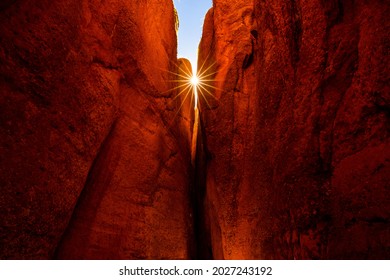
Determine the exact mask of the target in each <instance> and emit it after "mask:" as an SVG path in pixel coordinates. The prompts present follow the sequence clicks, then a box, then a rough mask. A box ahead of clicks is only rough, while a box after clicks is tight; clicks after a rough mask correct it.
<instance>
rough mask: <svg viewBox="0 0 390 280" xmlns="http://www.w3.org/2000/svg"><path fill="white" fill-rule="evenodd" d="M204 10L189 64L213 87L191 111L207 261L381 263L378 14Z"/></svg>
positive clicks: (388, 176) (276, 8) (383, 10)
mask: <svg viewBox="0 0 390 280" xmlns="http://www.w3.org/2000/svg"><path fill="white" fill-rule="evenodd" d="M213 4H214V5H213V8H212V9H211V10H210V11H209V12H208V14H207V16H206V20H205V25H204V31H203V38H202V41H201V43H200V49H199V52H200V53H199V61H198V65H199V66H200V67H201V68H202V70H201V71H200V72H202V71H204V70H207V71H206V74H207V75H210V76H207V79H208V80H209V79H210V78H213V79H214V82H210V85H212V86H215V87H216V88H217V89H216V90H215V91H214V92H213V94H214V97H210V96H209V95H208V94H206V93H205V94H204V95H205V98H203V99H202V98H201V111H202V120H203V125H204V128H203V129H204V132H203V136H204V143H203V144H204V146H205V147H206V148H205V152H204V153H203V155H201V156H203V157H206V158H207V163H206V170H205V172H206V178H205V182H206V183H205V184H206V186H205V187H206V194H205V197H204V208H205V210H204V212H205V213H206V214H205V215H206V216H205V218H204V219H205V220H207V224H206V226H205V228H207V230H208V231H209V232H210V235H211V241H210V243H211V245H210V248H211V250H212V255H213V257H214V258H217V259H257V258H266V259H349V258H352V259H377V258H378V259H382V258H387V259H388V258H390V226H389V221H390V217H389V214H390V196H389V188H390V186H389V182H390V165H389V161H390V142H389V125H390V121H389V112H390V111H389V110H390V107H389V106H390V104H389V102H390V95H389V94H390V90H389V65H390V61H389V60H390V59H389V55H388V54H389V48H390V43H389V38H390V36H389V35H390V34H389V30H390V21H389V20H388V14H389V12H390V7H389V5H388V3H387V2H386V1H380V0H374V1H349V0H345V1H344V0H330V1H322V0H313V1H295V0H288V1H285V0H283V1H282V0H271V1H268V0H267V1H266V0H254V1H246V0H236V1H226V0H214V1H213ZM202 65H203V67H202ZM214 72H215V73H214ZM213 73H214V74H213Z"/></svg>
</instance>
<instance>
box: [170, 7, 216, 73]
mask: <svg viewBox="0 0 390 280" xmlns="http://www.w3.org/2000/svg"><path fill="white" fill-rule="evenodd" d="M173 2H174V4H175V8H176V10H177V13H178V16H179V32H178V57H179V58H181V57H184V58H187V59H188V60H189V61H191V64H192V69H194V70H195V71H196V67H197V55H198V45H199V42H200V38H201V36H202V29H203V22H204V18H205V15H206V13H207V11H208V10H209V9H210V8H211V7H212V5H213V4H212V0H174V1H173ZM195 71H194V72H195Z"/></svg>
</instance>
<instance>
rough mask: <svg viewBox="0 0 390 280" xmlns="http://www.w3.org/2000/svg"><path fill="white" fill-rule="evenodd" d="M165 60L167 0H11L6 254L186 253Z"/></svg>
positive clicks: (185, 211)
mask: <svg viewBox="0 0 390 280" xmlns="http://www.w3.org/2000/svg"><path fill="white" fill-rule="evenodd" d="M168 71H171V72H176V71H177V63H176V33H175V16H174V11H173V5H172V1H170V0H166V1H161V0H160V1H157V0H155V1H147V3H146V2H144V1H121V0H114V1H103V2H102V1H94V0H91V1H86V0H85V1H75V0H72V1H49V0H39V1H23V0H20V1H6V2H4V3H2V4H1V5H0V91H1V94H0V107H1V109H0V122H1V126H0V134H1V137H0V182H1V183H0V188H1V196H0V248H1V249H0V258H2V259H22V258H23V259H37V258H43V259H47V258H51V257H53V255H54V252H55V251H56V257H57V258H65V259H68V258H77V259H79V258H88V259H94V258H99V259H108V258H114V259H122V258H126V259H132V258H137V259H141V258H154V259H160V258H164V259H166V258H175V259H176V258H188V256H189V250H188V248H189V247H190V245H189V244H188V240H189V239H190V238H189V237H190V235H191V229H190V227H191V221H190V217H189V212H190V210H189V207H190V206H189V196H188V185H189V178H190V176H189V172H190V152H189V147H188V146H186V145H189V143H188V141H185V140H182V139H186V138H185V137H186V135H188V133H189V131H190V128H189V127H188V126H187V124H186V123H187V122H188V120H185V123H183V121H184V117H181V116H184V114H179V115H177V114H176V112H177V110H178V105H179V104H180V102H178V101H177V100H174V99H173V97H174V96H175V95H176V94H175V92H173V91H169V89H171V88H172V87H174V86H175V84H174V83H173V82H169V80H171V81H173V80H175V79H176V77H175V76H174V75H171V74H169V72H168ZM190 118H191V117H187V119H190ZM178 139H180V140H178ZM80 194H81V195H80ZM74 209H75V210H74ZM73 211H74V213H73ZM72 213H73V215H72ZM60 240H61V242H60V246H58V248H57V244H58V243H59V241H60Z"/></svg>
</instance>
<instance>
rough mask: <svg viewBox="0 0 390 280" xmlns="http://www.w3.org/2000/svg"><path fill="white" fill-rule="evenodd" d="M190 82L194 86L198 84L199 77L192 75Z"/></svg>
mask: <svg viewBox="0 0 390 280" xmlns="http://www.w3.org/2000/svg"><path fill="white" fill-rule="evenodd" d="M190 83H191V84H192V85H193V86H194V87H196V86H197V85H198V84H199V78H198V77H197V76H196V75H193V76H192V77H191V79H190Z"/></svg>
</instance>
